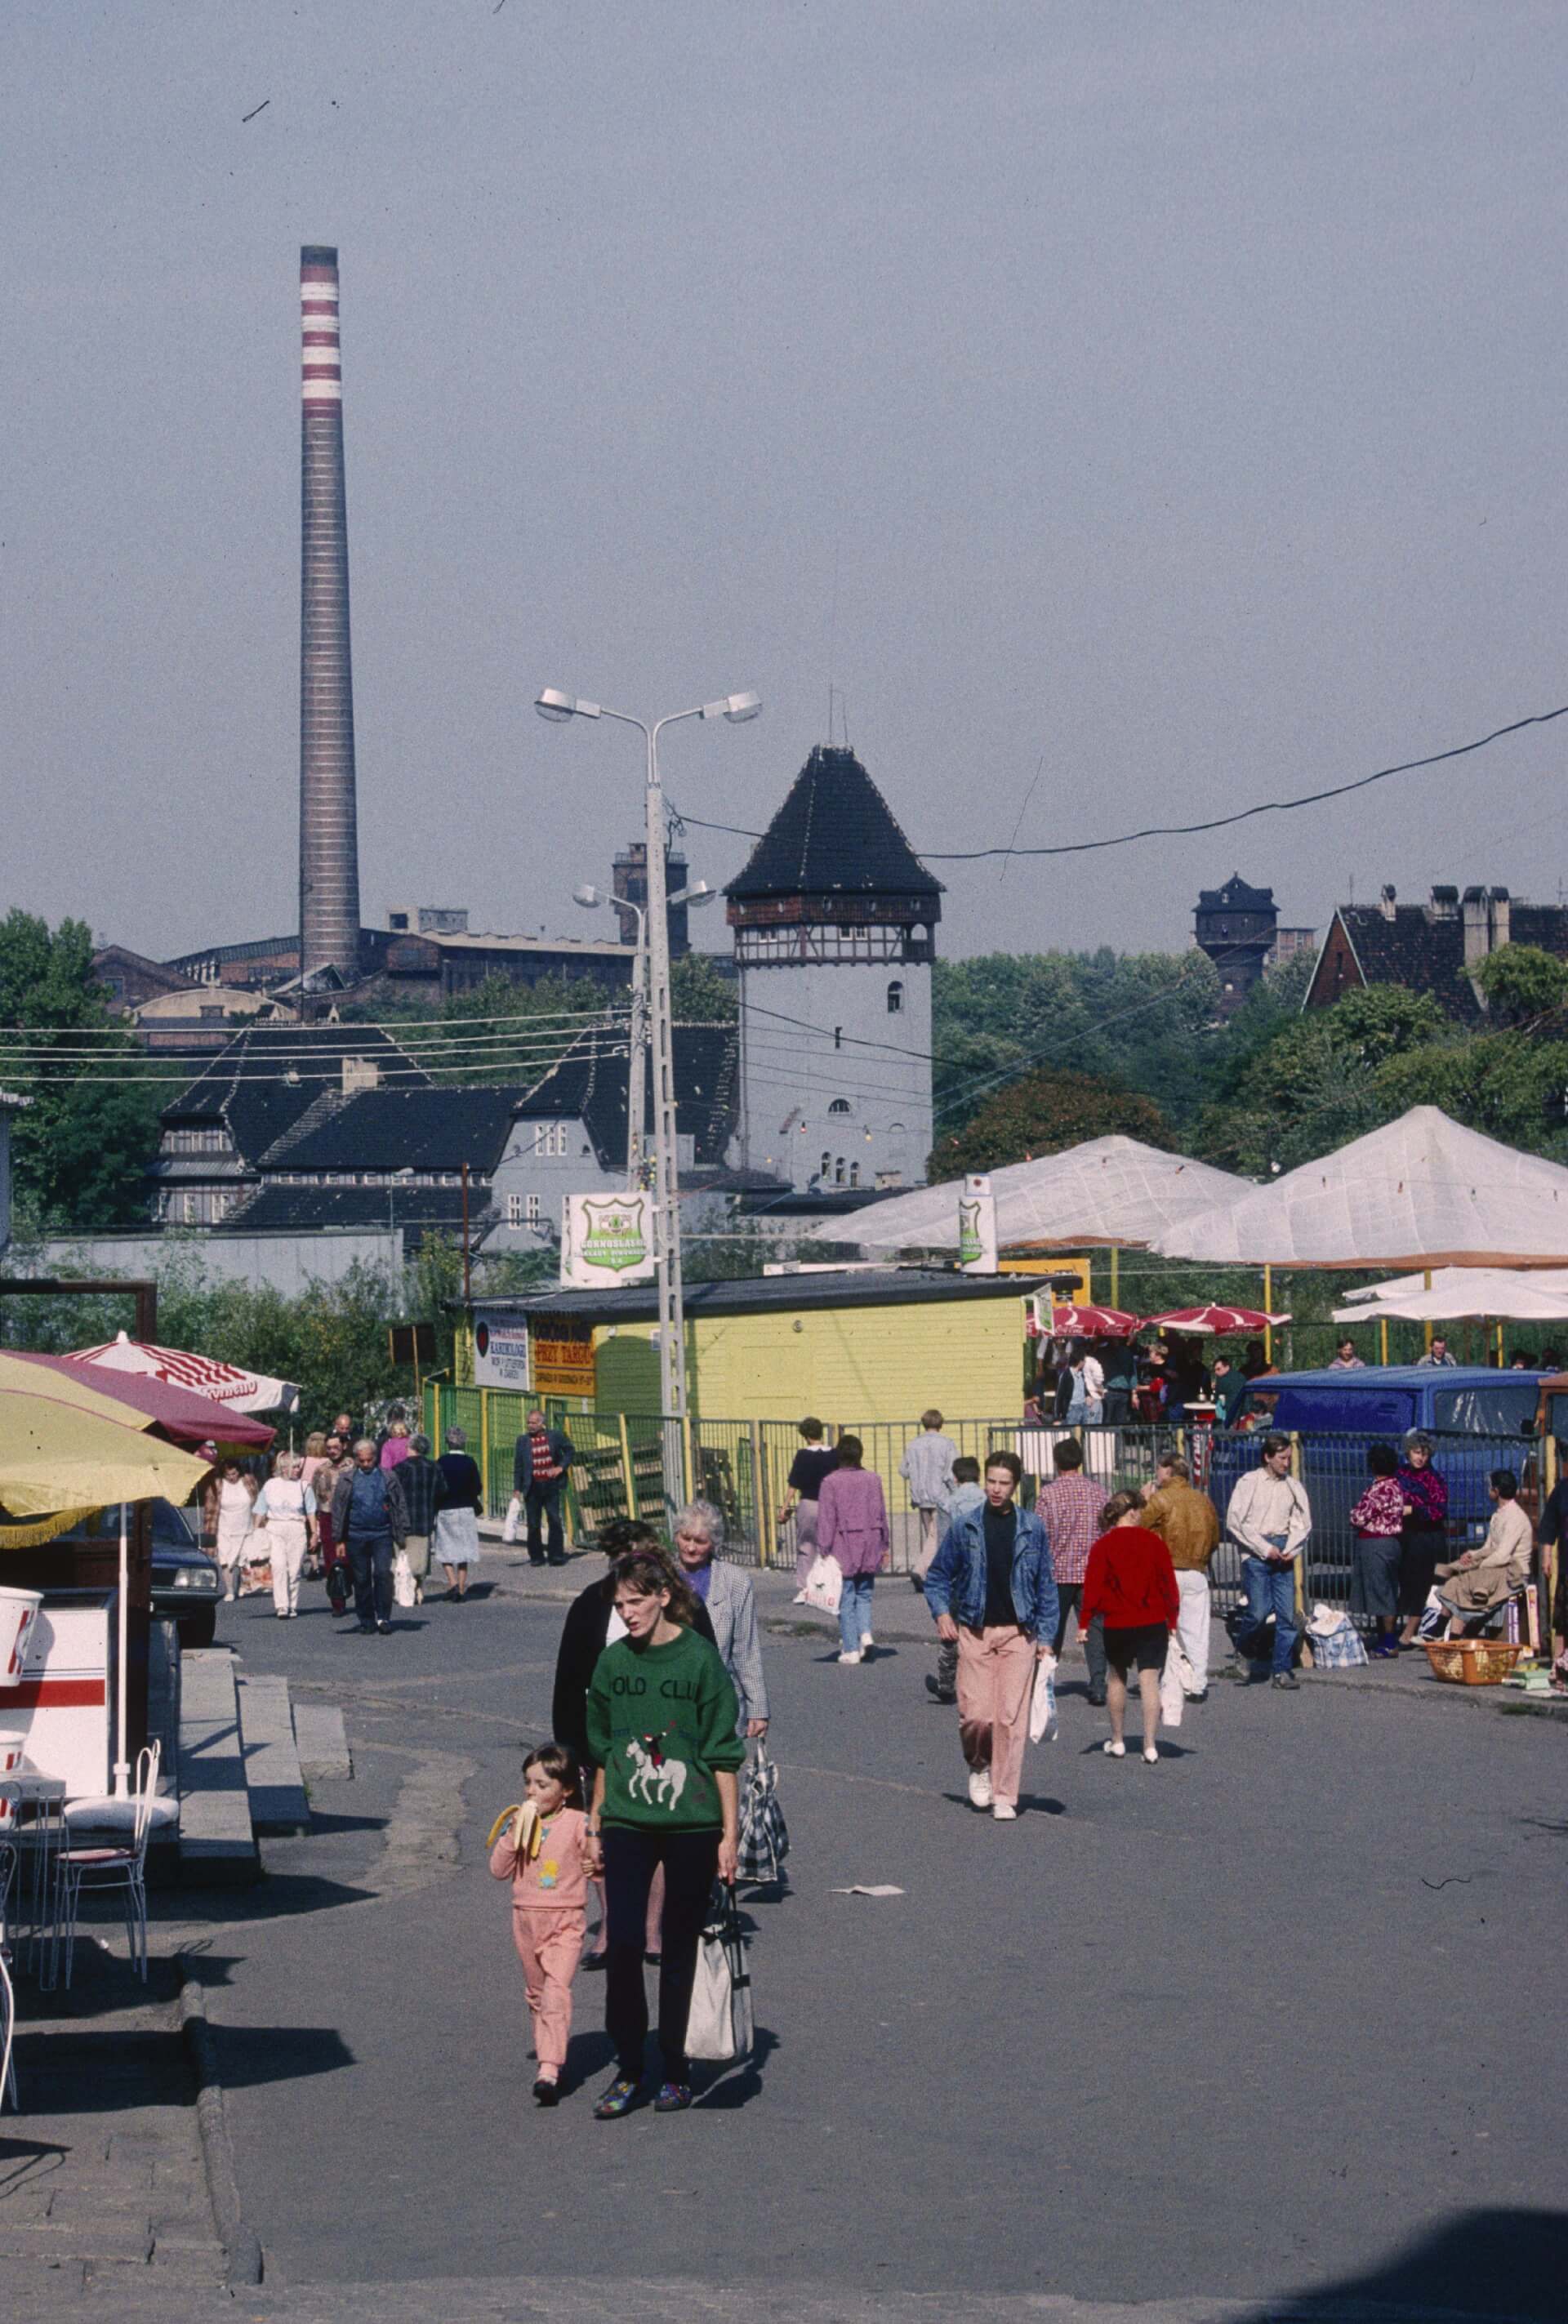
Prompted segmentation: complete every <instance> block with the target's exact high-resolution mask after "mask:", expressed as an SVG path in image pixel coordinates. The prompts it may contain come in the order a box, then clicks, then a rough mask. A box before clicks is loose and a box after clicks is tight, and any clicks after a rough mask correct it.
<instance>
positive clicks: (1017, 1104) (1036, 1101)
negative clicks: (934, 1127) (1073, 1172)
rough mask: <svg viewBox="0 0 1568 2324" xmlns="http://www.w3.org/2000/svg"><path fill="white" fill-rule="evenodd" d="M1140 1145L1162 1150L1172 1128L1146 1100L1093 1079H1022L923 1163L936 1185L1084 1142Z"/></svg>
mask: <svg viewBox="0 0 1568 2324" xmlns="http://www.w3.org/2000/svg"><path fill="white" fill-rule="evenodd" d="M1114 1136H1121V1137H1123V1138H1137V1139H1141V1140H1142V1141H1143V1143H1144V1144H1145V1145H1146V1146H1158V1147H1162V1148H1167V1150H1168V1149H1169V1148H1171V1147H1172V1146H1173V1145H1174V1143H1175V1140H1174V1138H1173V1136H1172V1132H1171V1126H1170V1123H1169V1122H1168V1121H1167V1119H1166V1117H1165V1115H1164V1114H1163V1113H1162V1112H1161V1111H1160V1110H1159V1108H1158V1105H1156V1104H1155V1102H1154V1101H1153V1099H1152V1098H1148V1097H1142V1096H1140V1095H1139V1093H1138V1092H1137V1091H1135V1090H1127V1089H1121V1088H1120V1087H1119V1086H1118V1085H1117V1084H1116V1083H1114V1082H1111V1081H1105V1080H1102V1079H1100V1078H1099V1077H1097V1076H1096V1075H1094V1074H1074V1073H1053V1072H1046V1073H1037V1074H1025V1075H1024V1076H1023V1078H1022V1079H1021V1080H1019V1081H1016V1082H1010V1083H1009V1084H1008V1086H1007V1087H1006V1088H1005V1089H1001V1090H998V1092H997V1093H996V1094H995V1096H994V1097H992V1098H988V1099H987V1101H986V1102H985V1103H984V1104H983V1105H982V1107H981V1109H980V1111H979V1112H978V1113H977V1114H975V1115H974V1116H973V1119H972V1120H970V1121H968V1122H966V1123H965V1125H964V1128H963V1129H962V1130H957V1131H955V1132H954V1133H952V1134H951V1135H950V1136H947V1137H944V1138H940V1139H937V1141H936V1147H935V1148H933V1150H932V1154H931V1157H930V1160H929V1162H928V1163H927V1176H928V1177H929V1178H931V1179H932V1180H934V1181H939V1180H942V1179H945V1178H956V1177H959V1176H962V1175H963V1174H964V1172H965V1171H969V1170H1000V1169H1001V1168H1002V1167H1004V1166H1005V1165H1006V1164H1007V1163H1009V1162H1027V1161H1030V1160H1033V1159H1035V1158H1037V1157H1038V1156H1040V1155H1042V1154H1060V1153H1062V1152H1064V1151H1065V1148H1067V1147H1069V1146H1078V1145H1081V1144H1082V1143H1083V1142H1084V1139H1089V1138H1110V1137H1114Z"/></svg>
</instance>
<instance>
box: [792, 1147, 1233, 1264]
mask: <svg viewBox="0 0 1568 2324" xmlns="http://www.w3.org/2000/svg"><path fill="white" fill-rule="evenodd" d="M963 1185H964V1181H963V1180H962V1179H961V1178H949V1179H947V1180H945V1182H944V1183H943V1184H942V1185H939V1186H920V1187H917V1188H916V1189H915V1191H914V1192H913V1193H911V1194H892V1195H890V1196H889V1197H888V1199H887V1201H886V1202H883V1203H870V1204H868V1205H867V1207H866V1208H865V1209H864V1210H862V1211H858V1212H856V1213H855V1214H854V1217H853V1221H851V1222H837V1223H836V1231H837V1232H839V1233H840V1234H844V1235H853V1239H854V1240H855V1241H856V1242H857V1243H858V1244H859V1245H860V1246H861V1248H862V1250H881V1251H886V1250H957V1248H958V1197H959V1194H960V1191H961V1190H962V1187H963ZM991 1191H992V1194H993V1195H994V1197H995V1199H996V1239H997V1242H998V1244H999V1245H1000V1246H1001V1247H1002V1248H1003V1249H1009V1250H1010V1249H1015V1248H1018V1247H1020V1246H1021V1247H1030V1246H1032V1247H1035V1248H1038V1249H1047V1248H1049V1247H1050V1246H1052V1245H1056V1247H1058V1248H1060V1249H1061V1250H1075V1249H1076V1248H1077V1247H1078V1246H1079V1245H1081V1244H1084V1243H1095V1242H1130V1243H1147V1242H1150V1241H1153V1240H1155V1238H1156V1237H1157V1236H1158V1235H1160V1234H1162V1233H1164V1232H1166V1231H1169V1230H1170V1229H1172V1228H1174V1227H1175V1226H1176V1224H1177V1222H1179V1221H1181V1220H1183V1219H1185V1218H1186V1217H1188V1216H1189V1215H1191V1214H1192V1213H1194V1212H1196V1211H1203V1210H1207V1209H1208V1208H1210V1207H1211V1206H1212V1205H1215V1204H1219V1203H1234V1202H1235V1201H1236V1200H1237V1198H1238V1197H1239V1196H1241V1195H1244V1194H1246V1193H1247V1192H1248V1191H1249V1189H1248V1185H1247V1181H1246V1180H1245V1179H1244V1178H1233V1177H1231V1176H1230V1174H1229V1172H1228V1171H1224V1170H1215V1169H1213V1168H1211V1167H1210V1166H1209V1164H1208V1163H1206V1162H1194V1161H1193V1160H1192V1159H1191V1158H1190V1157H1187V1156H1185V1155H1182V1154H1162V1153H1160V1152H1159V1150H1158V1148H1156V1147H1153V1146H1145V1145H1142V1144H1141V1143H1140V1142H1139V1139H1136V1138H1092V1139H1088V1140H1087V1142H1086V1143H1085V1144H1084V1145H1082V1146H1070V1147H1068V1148H1066V1150H1065V1152H1063V1153H1061V1154H1046V1155H1042V1156H1041V1157H1040V1159H1039V1160H1038V1162H1010V1163H1009V1164H1008V1165H1007V1167H1006V1168H1005V1169H1001V1170H993V1171H992V1173H991Z"/></svg>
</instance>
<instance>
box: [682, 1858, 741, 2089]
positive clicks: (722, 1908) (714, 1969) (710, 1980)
mask: <svg viewBox="0 0 1568 2324" xmlns="http://www.w3.org/2000/svg"><path fill="white" fill-rule="evenodd" d="M686 2050H687V2057H689V2058H702V2059H705V2060H707V2061H711V2062H713V2063H714V2064H716V2065H721V2066H727V2065H732V2064H733V2063H734V2062H735V2061H737V2060H738V2059H741V2058H745V2057H749V2056H750V2055H751V2051H752V1979H751V1975H750V1972H749V1971H748V1969H747V1968H746V1947H745V1941H744V1940H743V1938H742V1935H741V1923H740V1920H739V1917H738V1915H737V1914H736V1912H735V1892H734V1890H733V1887H730V1886H725V1885H723V1884H717V1883H715V1888H714V1901H713V1905H712V1909H711V1910H710V1911H709V1914H708V1918H707V1925H706V1928H705V1929H704V1931H703V1932H702V1939H701V1941H700V1942H699V1944H698V1946H697V1950H696V1981H695V1983H694V1984H693V1986H692V1988H691V2015H689V2017H688V2018H687V2022H686Z"/></svg>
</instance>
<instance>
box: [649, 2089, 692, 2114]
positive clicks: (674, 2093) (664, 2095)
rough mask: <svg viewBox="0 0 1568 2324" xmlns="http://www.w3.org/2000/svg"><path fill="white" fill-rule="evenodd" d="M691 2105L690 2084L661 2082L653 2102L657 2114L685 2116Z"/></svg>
mask: <svg viewBox="0 0 1568 2324" xmlns="http://www.w3.org/2000/svg"><path fill="white" fill-rule="evenodd" d="M690 2104H691V2084H690V2083H689V2082H660V2084H659V2096H658V2097H657V2098H655V2099H654V2101H653V2111H654V2113H655V2114H684V2113H685V2112H686V2110H687V2107H688V2106H689V2105H690Z"/></svg>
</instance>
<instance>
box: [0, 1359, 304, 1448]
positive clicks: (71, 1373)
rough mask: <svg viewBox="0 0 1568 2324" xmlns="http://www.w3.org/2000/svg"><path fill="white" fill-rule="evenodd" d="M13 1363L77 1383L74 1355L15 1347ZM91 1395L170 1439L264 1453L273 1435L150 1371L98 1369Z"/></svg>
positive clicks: (134, 1422)
mask: <svg viewBox="0 0 1568 2324" xmlns="http://www.w3.org/2000/svg"><path fill="white" fill-rule="evenodd" d="M14 1352H15V1355H16V1360H17V1361H18V1362H19V1363H24V1364H36V1365H38V1366H39V1367H40V1369H42V1370H45V1371H58V1372H62V1373H63V1374H64V1375H65V1377H66V1378H67V1379H71V1380H74V1381H76V1382H77V1383H78V1385H79V1384H80V1382H81V1373H80V1370H79V1369H78V1362H77V1359H76V1357H74V1356H38V1355H33V1354H32V1353H24V1352H23V1351H22V1350H21V1349H17V1350H16V1351H14ZM92 1387H93V1393H94V1394H95V1395H96V1396H101V1397H108V1399H109V1401H110V1402H111V1403H112V1404H117V1405H121V1406H125V1409H124V1410H123V1411H122V1412H121V1414H120V1418H121V1419H122V1420H123V1421H124V1422H125V1425H126V1426H127V1427H129V1428H147V1427H152V1428H156V1429H157V1430H158V1432H159V1434H161V1435H162V1436H166V1437H167V1438H168V1439H169V1441H170V1443H171V1444H189V1445H190V1446H192V1447H195V1446H197V1445H201V1444H206V1443H209V1442H210V1443H217V1444H225V1445H246V1446H249V1447H250V1448H251V1450H252V1451H254V1452H265V1450H266V1448H267V1446H268V1445H269V1444H270V1443H272V1439H273V1438H274V1437H275V1436H276V1434H277V1433H278V1432H277V1430H276V1429H275V1428H270V1427H269V1426H268V1425H267V1423H266V1422H265V1421H264V1420H251V1419H249V1418H247V1417H246V1416H245V1415H244V1413H243V1412H231V1411H229V1410H227V1409H226V1407H225V1406H223V1405H221V1404H214V1403H213V1401H212V1399H211V1398H210V1397H205V1396H192V1395H191V1394H190V1393H189V1389H186V1388H171V1386H170V1384H169V1382H168V1381H167V1380H162V1379H156V1378H155V1377H154V1376H153V1375H152V1373H151V1372H122V1371H111V1370H109V1369H107V1367H101V1368H100V1377H99V1378H98V1379H95V1380H94V1381H93V1383H92Z"/></svg>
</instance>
